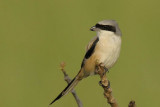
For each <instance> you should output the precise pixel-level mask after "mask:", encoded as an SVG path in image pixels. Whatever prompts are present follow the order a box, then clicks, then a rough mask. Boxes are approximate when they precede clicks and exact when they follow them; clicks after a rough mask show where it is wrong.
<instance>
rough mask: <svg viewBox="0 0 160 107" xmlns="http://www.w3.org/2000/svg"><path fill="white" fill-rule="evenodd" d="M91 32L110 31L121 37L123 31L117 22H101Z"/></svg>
mask: <svg viewBox="0 0 160 107" xmlns="http://www.w3.org/2000/svg"><path fill="white" fill-rule="evenodd" d="M90 30H91V31H96V32H100V31H107V32H108V31H109V32H113V33H115V34H117V35H120V36H121V31H120V29H119V27H118V23H117V22H116V21H115V20H103V21H100V22H98V23H97V24H96V25H95V26H93V27H91V28H90Z"/></svg>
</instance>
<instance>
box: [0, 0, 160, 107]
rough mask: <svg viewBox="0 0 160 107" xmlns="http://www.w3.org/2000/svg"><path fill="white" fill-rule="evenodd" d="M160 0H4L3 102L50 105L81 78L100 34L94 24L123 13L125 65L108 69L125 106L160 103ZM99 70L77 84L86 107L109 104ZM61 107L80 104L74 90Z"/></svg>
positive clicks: (7, 106)
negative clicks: (63, 65)
mask: <svg viewBox="0 0 160 107" xmlns="http://www.w3.org/2000/svg"><path fill="white" fill-rule="evenodd" d="M159 5H160V1H159V0H152V1H151V0H132V1H131V0H119V1H118V0H117V1H115V0H0V106H1V107H47V106H48V104H49V103H50V102H51V101H52V100H53V99H54V98H55V97H56V96H57V95H58V94H59V93H60V92H61V91H62V90H63V88H64V87H65V86H66V82H65V81H64V80H63V74H62V72H61V71H60V69H59V63H60V62H61V61H65V62H66V63H67V66H66V70H67V72H68V74H69V76H70V77H71V78H73V77H74V76H75V75H76V74H77V72H78V70H79V69H80V64H81V61H82V59H83V56H84V54H85V46H86V45H87V43H88V41H90V39H91V38H92V37H93V36H95V35H96V33H95V32H90V31H89V28H90V27H91V26H93V25H94V24H95V23H97V22H98V21H101V20H104V19H115V20H116V21H117V22H118V23H119V26H120V28H121V31H122V33H123V36H122V39H123V43H122V50H121V55H120V58H119V60H118V62H117V64H116V65H115V66H114V67H113V68H112V69H111V70H110V72H109V74H107V75H108V78H109V80H110V81H111V87H112V89H113V94H114V96H115V98H116V99H117V101H118V104H119V106H120V107H127V105H128V103H129V101H130V100H135V101H136V104H137V106H138V107H158V106H160V101H159V98H160V77H159V75H160V6H159ZM99 80H100V79H99V76H92V77H89V78H87V79H84V80H83V81H82V82H80V83H79V85H78V86H77V87H76V91H77V93H78V96H79V97H80V99H81V100H82V102H83V105H84V107H106V106H107V107H109V105H108V104H107V102H106V99H104V97H103V89H102V88H101V87H100V86H99V85H98V81H99ZM52 106H54V107H76V106H77V105H76V102H75V100H74V98H73V97H72V95H71V94H68V95H67V96H65V97H63V98H62V99H61V100H59V101H57V102H56V103H55V104H54V105H52Z"/></svg>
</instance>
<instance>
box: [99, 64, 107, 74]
mask: <svg viewBox="0 0 160 107" xmlns="http://www.w3.org/2000/svg"><path fill="white" fill-rule="evenodd" d="M99 66H100V67H101V68H103V69H104V71H105V72H104V73H103V75H104V74H106V72H109V70H108V68H106V67H105V65H104V64H103V63H100V64H99Z"/></svg>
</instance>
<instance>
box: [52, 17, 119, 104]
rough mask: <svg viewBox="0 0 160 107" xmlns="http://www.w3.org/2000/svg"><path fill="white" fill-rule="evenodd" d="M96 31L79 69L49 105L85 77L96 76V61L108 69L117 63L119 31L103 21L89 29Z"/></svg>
mask: <svg viewBox="0 0 160 107" xmlns="http://www.w3.org/2000/svg"><path fill="white" fill-rule="evenodd" d="M90 30H91V31H96V32H97V36H95V37H94V38H93V39H92V40H91V41H90V42H89V44H88V46H87V49H86V54H85V56H84V59H83V61H82V64H81V69H80V70H79V72H78V74H77V75H76V76H75V78H74V79H73V80H72V81H71V82H70V83H69V84H68V86H67V87H66V88H65V89H64V90H63V91H62V92H61V93H60V94H59V95H58V96H57V97H56V98H55V99H54V100H53V101H52V102H51V103H50V105H51V104H52V103H54V102H55V101H57V100H58V99H60V98H61V97H62V96H64V95H66V94H67V93H69V92H70V91H71V90H72V89H73V88H74V87H75V86H76V85H77V83H78V82H79V81H80V80H82V79H83V78H85V77H88V76H90V75H93V74H96V73H95V72H96V63H97V60H98V62H100V63H103V64H104V66H105V67H106V68H107V69H110V68H111V67H112V66H113V65H114V64H115V62H116V61H117V59H118V57H119V54H120V48H121V31H120V29H119V27H118V24H117V22H116V21H114V20H103V21H100V22H98V23H97V24H96V25H95V26H93V27H91V29H90Z"/></svg>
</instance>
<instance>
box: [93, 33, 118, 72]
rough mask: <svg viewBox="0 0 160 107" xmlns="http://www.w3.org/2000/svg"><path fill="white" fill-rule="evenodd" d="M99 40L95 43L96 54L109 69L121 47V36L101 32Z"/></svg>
mask: <svg viewBox="0 0 160 107" xmlns="http://www.w3.org/2000/svg"><path fill="white" fill-rule="evenodd" d="M98 36H99V41H98V43H97V51H96V52H95V54H97V57H98V59H99V60H100V62H102V63H104V64H105V66H106V67H107V68H108V69H109V68H111V67H112V66H113V65H114V64H115V62H116V61H117V59H118V57H119V54H120V48H121V36H118V35H115V34H114V33H112V32H107V31H104V32H101V33H100V34H99V35H98Z"/></svg>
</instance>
